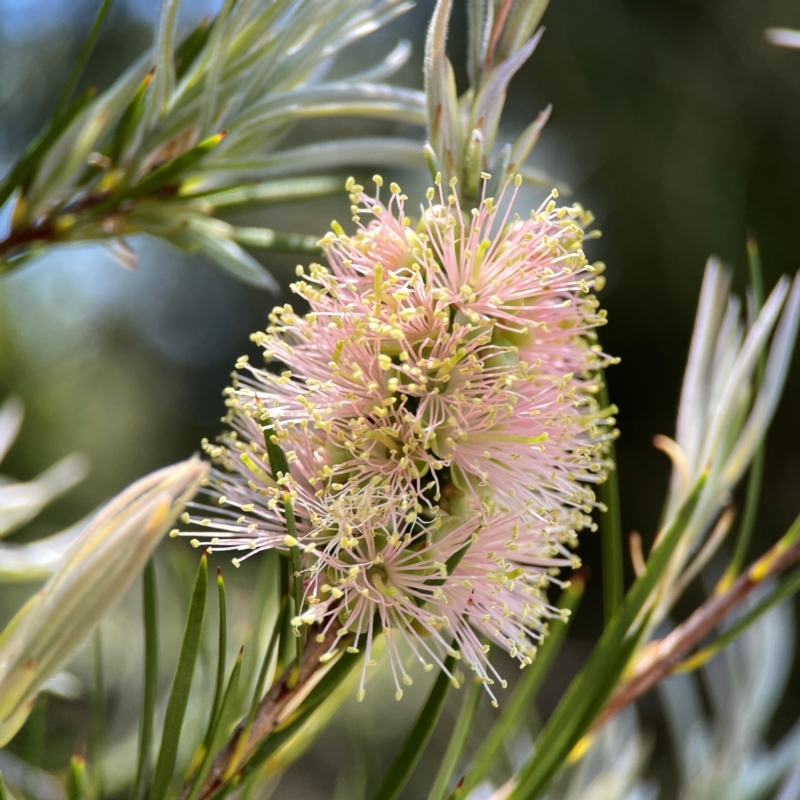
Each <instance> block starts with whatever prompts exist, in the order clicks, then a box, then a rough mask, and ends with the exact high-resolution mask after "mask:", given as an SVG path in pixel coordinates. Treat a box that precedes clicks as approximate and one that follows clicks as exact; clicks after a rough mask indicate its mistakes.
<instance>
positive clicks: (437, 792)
mask: <svg viewBox="0 0 800 800" xmlns="http://www.w3.org/2000/svg"><path fill="white" fill-rule="evenodd" d="M482 688H483V685H482V684H481V682H480V681H476V680H474V679H473V680H469V679H468V681H467V686H466V688H465V689H464V699H463V700H462V701H461V710H460V711H459V713H458V719H456V725H455V727H454V728H453V733H452V735H451V736H450V742H449V744H448V745H447V750H446V751H445V754H444V758H443V759H442V763H441V765H440V766H439V771H438V773H437V774H436V779H435V780H434V782H433V787H432V788H431V791H430V794H429V795H428V800H443V798H444V797H445V796H446V794H447V787H448V786H449V785H450V781H451V780H452V778H453V775H454V774H455V771H456V769H458V764H459V762H460V761H461V756H462V755H463V754H464V750H465V749H466V747H467V744H468V743H469V737H470V734H471V733H472V723H473V722H474V720H475V713H476V712H477V710H478V703H479V702H480V699H481V694H482V691H481V690H482Z"/></svg>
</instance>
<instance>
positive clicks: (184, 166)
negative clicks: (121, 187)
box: [126, 133, 225, 197]
mask: <svg viewBox="0 0 800 800" xmlns="http://www.w3.org/2000/svg"><path fill="white" fill-rule="evenodd" d="M224 138H225V134H224V133H215V134H214V135H213V136H209V137H208V138H207V139H203V141H202V142H200V143H199V144H197V145H195V146H194V147H192V148H191V149H190V150H187V151H186V152H185V153H183V154H182V155H179V156H178V157H177V158H173V159H172V160H171V161H168V162H167V163H166V164H162V165H161V166H160V167H156V168H155V169H154V170H152V171H151V172H149V173H147V175H145V176H144V178H142V180H140V181H139V183H137V184H136V185H135V186H132V187H131V188H130V189H129V190H128V191H127V192H126V197H136V196H139V195H143V194H148V193H150V192H154V191H156V189H160V188H161V187H163V186H164V185H166V184H169V183H175V182H176V181H178V180H179V179H180V177H181V175H183V174H184V173H185V172H186V171H187V170H189V169H191V168H192V167H193V166H194V165H195V164H197V163H198V162H199V161H201V160H202V159H203V158H204V157H205V156H206V155H208V153H210V152H211V151H212V150H213V149H214V148H215V147H216V146H217V145H218V144H219V143H220V142H221V141H222V140H223V139H224Z"/></svg>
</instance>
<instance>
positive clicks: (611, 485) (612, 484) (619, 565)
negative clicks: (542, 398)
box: [598, 373, 624, 624]
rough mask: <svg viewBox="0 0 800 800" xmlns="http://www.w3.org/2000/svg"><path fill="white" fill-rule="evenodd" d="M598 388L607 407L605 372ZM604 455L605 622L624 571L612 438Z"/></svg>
mask: <svg viewBox="0 0 800 800" xmlns="http://www.w3.org/2000/svg"><path fill="white" fill-rule="evenodd" d="M601 380H602V388H601V390H600V397H599V398H598V400H599V402H600V405H601V407H602V408H608V407H609V406H610V405H611V401H610V400H609V397H608V384H607V383H606V376H605V373H604V374H603V375H602V376H601ZM608 458H609V460H610V461H611V462H612V463H613V466H612V467H611V468H610V469H609V470H608V477H607V478H606V481H605V483H602V484H600V487H599V490H598V494H599V495H600V502H602V503H603V504H604V505H605V506H606V508H607V511H605V512H604V513H603V514H602V515H601V517H600V536H601V543H602V548H603V611H604V613H605V620H606V624H608V622H609V620H610V619H611V618H612V617H613V616H614V613H615V612H616V610H617V609H618V608H619V606H620V603H621V602H622V595H623V593H624V572H623V569H624V567H623V555H622V515H621V505H620V501H619V478H618V477H617V451H616V447H615V446H614V441H613V440H612V441H611V442H609V446H608Z"/></svg>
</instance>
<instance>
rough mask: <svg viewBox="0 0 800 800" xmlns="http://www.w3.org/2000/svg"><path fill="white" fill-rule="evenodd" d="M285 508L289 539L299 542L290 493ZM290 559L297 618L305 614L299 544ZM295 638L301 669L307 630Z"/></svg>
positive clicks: (294, 548) (290, 548)
mask: <svg viewBox="0 0 800 800" xmlns="http://www.w3.org/2000/svg"><path fill="white" fill-rule="evenodd" d="M283 508H284V513H285V515H286V532H287V534H288V537H289V538H290V539H291V540H293V541H294V542H297V525H296V523H295V518H294V508H293V507H292V497H291V495H290V494H289V493H288V492H285V493H284V495H283ZM289 557H290V559H291V574H290V579H291V580H290V585H291V587H292V599H293V600H294V613H295V614H296V615H297V616H300V614H302V613H303V577H302V575H301V573H300V548H299V546H298V545H297V544H294V545H292V546H291V547H289ZM295 632H296V634H299V635H297V636H296V637H295V638H296V639H297V642H296V645H297V646H296V650H295V659H296V661H297V669H298V670H299V669H300V661H301V659H302V658H303V643H304V637H305V630H304V628H303V627H300V628H299V629H297V630H296V631H295Z"/></svg>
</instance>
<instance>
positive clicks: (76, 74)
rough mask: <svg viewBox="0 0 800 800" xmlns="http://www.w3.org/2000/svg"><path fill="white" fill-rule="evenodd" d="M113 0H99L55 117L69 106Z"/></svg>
mask: <svg viewBox="0 0 800 800" xmlns="http://www.w3.org/2000/svg"><path fill="white" fill-rule="evenodd" d="M113 2H114V0H101V3H100V8H98V9H97V14H96V16H95V18H94V22H93V23H92V27H91V29H90V30H89V35H88V36H87V37H86V40H85V41H84V43H83V46H82V47H81V52H80V54H79V55H78V60H77V61H76V62H75V66H74V67H73V68H72V73H71V74H70V76H69V79H68V80H67V83H66V85H65V86H64V89H63V91H62V92H61V97H60V98H59V101H58V105H57V106H56V110H55V114H54V116H55V117H56V118H58V117H60V116H61V115H62V114H63V113H64V111H65V110H66V109H67V107H68V106H69V102H70V100H71V99H72V93H73V92H74V91H75V87H76V86H77V85H78V81H79V80H80V77H81V75H83V70H84V69H85V68H86V62H87V61H88V60H89V56H91V54H92V51H93V50H94V46H95V43H96V42H97V36H98V34H99V33H100V28H101V27H102V25H103V20H105V18H106V15H107V14H108V12H109V11H110V10H111V4H112V3H113Z"/></svg>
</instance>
